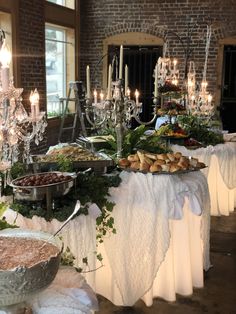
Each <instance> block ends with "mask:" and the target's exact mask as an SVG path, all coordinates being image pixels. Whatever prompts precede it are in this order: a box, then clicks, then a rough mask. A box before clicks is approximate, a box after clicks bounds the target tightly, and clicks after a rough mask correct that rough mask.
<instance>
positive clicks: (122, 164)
mask: <svg viewBox="0 0 236 314" xmlns="http://www.w3.org/2000/svg"><path fill="white" fill-rule="evenodd" d="M118 165H119V166H120V167H125V168H126V167H129V165H130V162H129V160H128V159H126V158H121V159H120V160H119V161H118Z"/></svg>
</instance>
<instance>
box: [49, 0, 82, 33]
mask: <svg viewBox="0 0 236 314" xmlns="http://www.w3.org/2000/svg"><path fill="white" fill-rule="evenodd" d="M75 12H76V10H72V9H69V8H66V7H63V6H60V5H57V4H54V3H51V2H48V1H45V22H46V23H52V24H58V25H62V26H65V27H70V28H74V27H75V16H76V14H75Z"/></svg>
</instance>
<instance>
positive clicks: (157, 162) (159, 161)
mask: <svg viewBox="0 0 236 314" xmlns="http://www.w3.org/2000/svg"><path fill="white" fill-rule="evenodd" d="M165 163H166V162H165V160H162V159H157V160H155V161H154V165H155V166H157V165H159V166H161V165H165Z"/></svg>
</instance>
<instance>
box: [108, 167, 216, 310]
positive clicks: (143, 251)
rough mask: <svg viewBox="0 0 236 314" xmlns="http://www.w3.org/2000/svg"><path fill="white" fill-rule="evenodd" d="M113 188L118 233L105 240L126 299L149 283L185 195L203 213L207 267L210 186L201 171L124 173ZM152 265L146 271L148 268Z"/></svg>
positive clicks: (125, 301)
mask: <svg viewBox="0 0 236 314" xmlns="http://www.w3.org/2000/svg"><path fill="white" fill-rule="evenodd" d="M121 178H122V183H121V184H120V186H119V187H118V188H112V189H110V194H111V200H112V201H114V202H115V204H116V206H115V208H114V210H113V216H114V220H115V226H116V229H117V234H116V235H114V236H111V237H109V238H108V239H105V241H104V245H105V249H106V254H107V256H108V259H109V264H110V266H111V269H112V274H113V276H114V279H115V282H116V285H117V286H118V289H119V291H120V294H121V296H122V300H123V304H125V305H133V304H134V303H135V302H136V301H137V300H138V299H139V298H141V297H142V296H143V295H144V294H145V293H146V292H147V291H148V290H149V289H150V288H151V287H152V284H153V281H154V278H155V276H156V274H157V272H158V269H159V267H160V265H161V263H162V262H163V261H164V259H165V254H166V252H167V250H168V247H169V241H170V237H171V234H170V230H169V219H181V218H182V214H183V211H182V209H183V205H184V201H185V198H188V199H189V203H190V208H191V211H192V212H193V213H194V214H196V215H201V214H202V213H204V214H203V219H204V220H205V221H204V222H202V240H203V242H204V253H203V255H204V267H205V269H208V268H209V267H210V260H209V227H210V224H209V217H210V214H209V213H210V208H209V192H208V186H207V181H206V179H205V177H204V175H203V174H202V173H200V172H195V173H187V174H184V175H152V174H146V175H145V174H142V173H127V172H122V173H121ZM147 265H148V271H147Z"/></svg>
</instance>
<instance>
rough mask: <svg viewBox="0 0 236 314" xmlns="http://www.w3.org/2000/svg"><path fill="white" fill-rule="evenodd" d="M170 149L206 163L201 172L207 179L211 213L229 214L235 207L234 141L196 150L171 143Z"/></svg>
mask: <svg viewBox="0 0 236 314" xmlns="http://www.w3.org/2000/svg"><path fill="white" fill-rule="evenodd" d="M172 149H173V150H174V151H180V152H182V154H183V155H186V156H192V157H197V158H198V159H199V161H201V162H204V163H205V164H206V165H207V168H206V169H204V170H202V172H203V173H204V174H205V176H206V178H207V181H208V186H209V192H210V200H211V215H212V216H220V215H224V216H229V214H230V213H231V212H233V211H234V208H235V207H236V143H235V142H227V143H225V144H219V145H216V146H208V147H206V148H199V149H196V150H189V149H187V148H186V147H184V146H180V145H172Z"/></svg>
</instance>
